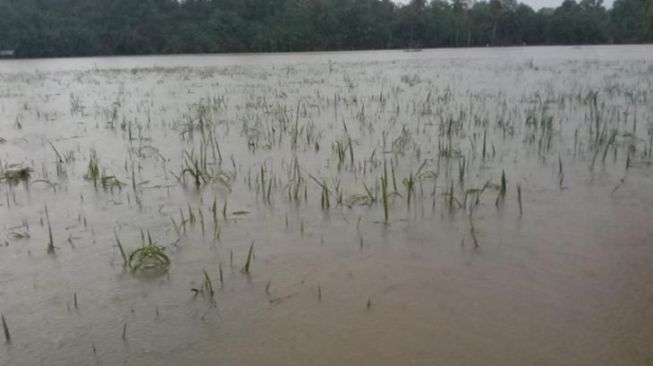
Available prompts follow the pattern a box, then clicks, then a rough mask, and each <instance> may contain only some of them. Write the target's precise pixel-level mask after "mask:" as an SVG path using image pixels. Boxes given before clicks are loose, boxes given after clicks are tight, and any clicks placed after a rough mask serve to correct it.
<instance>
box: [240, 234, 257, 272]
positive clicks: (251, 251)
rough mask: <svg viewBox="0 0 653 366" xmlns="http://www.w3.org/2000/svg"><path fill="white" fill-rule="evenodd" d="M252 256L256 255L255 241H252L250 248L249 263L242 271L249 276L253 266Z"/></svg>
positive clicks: (246, 263) (248, 253)
mask: <svg viewBox="0 0 653 366" xmlns="http://www.w3.org/2000/svg"><path fill="white" fill-rule="evenodd" d="M252 254H254V241H252V244H251V245H250V246H249V251H248V252H247V261H246V262H245V266H243V269H242V271H241V272H243V273H245V274H249V269H250V266H251V264H252Z"/></svg>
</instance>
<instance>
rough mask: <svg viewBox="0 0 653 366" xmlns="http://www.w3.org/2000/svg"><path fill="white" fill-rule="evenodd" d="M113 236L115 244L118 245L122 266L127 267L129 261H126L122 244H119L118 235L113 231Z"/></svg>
mask: <svg viewBox="0 0 653 366" xmlns="http://www.w3.org/2000/svg"><path fill="white" fill-rule="evenodd" d="M113 235H114V236H115V237H116V244H117V245H118V249H119V250H120V255H121V256H122V261H123V266H125V267H127V266H128V265H129V259H127V254H126V253H125V248H123V246H122V243H121V242H120V238H119V237H118V233H117V232H116V231H115V230H114V231H113Z"/></svg>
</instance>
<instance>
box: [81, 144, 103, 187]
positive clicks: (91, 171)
mask: <svg viewBox="0 0 653 366" xmlns="http://www.w3.org/2000/svg"><path fill="white" fill-rule="evenodd" d="M84 178H86V179H88V180H92V181H93V187H95V188H97V183H98V180H99V179H100V164H99V163H98V159H97V154H96V153H95V151H91V154H90V156H89V159H88V167H87V169H86V175H84Z"/></svg>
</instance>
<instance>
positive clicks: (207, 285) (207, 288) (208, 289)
mask: <svg viewBox="0 0 653 366" xmlns="http://www.w3.org/2000/svg"><path fill="white" fill-rule="evenodd" d="M203 272H204V285H202V291H204V292H205V293H206V294H208V295H209V296H211V297H213V295H215V291H214V290H213V282H211V277H209V274H208V273H207V272H206V270H203Z"/></svg>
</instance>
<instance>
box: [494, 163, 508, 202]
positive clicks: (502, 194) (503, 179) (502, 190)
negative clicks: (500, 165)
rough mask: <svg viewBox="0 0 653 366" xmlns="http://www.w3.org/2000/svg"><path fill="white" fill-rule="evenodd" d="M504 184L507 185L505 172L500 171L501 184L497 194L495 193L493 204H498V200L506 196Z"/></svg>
mask: <svg viewBox="0 0 653 366" xmlns="http://www.w3.org/2000/svg"><path fill="white" fill-rule="evenodd" d="M506 185H507V180H506V172H505V171H503V170H502V171H501V186H500V187H499V194H498V195H497V200H496V202H495V203H494V205H495V206H497V207H498V206H499V202H501V201H503V199H504V198H505V197H506Z"/></svg>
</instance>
